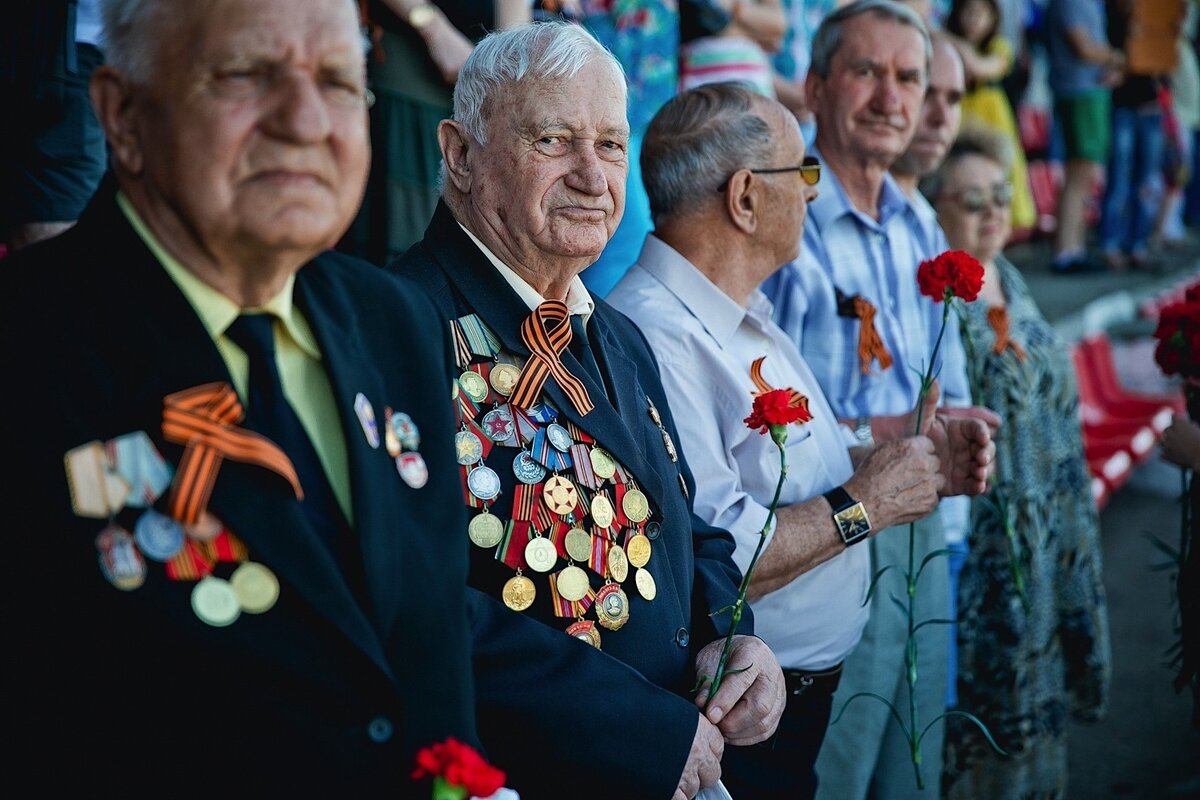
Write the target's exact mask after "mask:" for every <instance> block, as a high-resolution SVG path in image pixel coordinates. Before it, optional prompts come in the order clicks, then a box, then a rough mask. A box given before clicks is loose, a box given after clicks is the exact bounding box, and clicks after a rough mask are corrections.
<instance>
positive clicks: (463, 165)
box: [437, 119, 472, 194]
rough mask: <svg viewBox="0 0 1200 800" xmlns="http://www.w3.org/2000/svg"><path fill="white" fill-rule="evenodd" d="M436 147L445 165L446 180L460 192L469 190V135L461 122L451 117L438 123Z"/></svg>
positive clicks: (465, 192) (470, 142) (470, 141)
mask: <svg viewBox="0 0 1200 800" xmlns="http://www.w3.org/2000/svg"><path fill="white" fill-rule="evenodd" d="M437 137H438V148H439V149H440V150H441V151H442V162H443V163H444V164H445V165H446V180H447V181H449V182H450V183H452V184H454V188H455V189H456V190H457V191H459V192H461V193H462V194H469V193H470V191H471V155H472V153H471V144H472V139H471V135H470V134H469V133H467V131H466V129H465V128H463V126H462V124H461V123H459V122H456V121H455V120H452V119H444V120H442V121H441V122H439V123H438V130H437Z"/></svg>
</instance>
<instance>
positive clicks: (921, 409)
mask: <svg viewBox="0 0 1200 800" xmlns="http://www.w3.org/2000/svg"><path fill="white" fill-rule="evenodd" d="M953 297H954V293H953V291H952V290H950V289H946V294H945V296H944V298H943V300H944V303H943V305H942V327H941V328H939V329H938V336H937V341H935V342H934V343H933V353H932V354H930V356H929V363H928V364H927V365H926V366H925V374H924V375H922V376H921V390H920V392H919V393H918V394H917V427H916V430H915V431H913V433H915V434H920V432H921V424H922V423H923V422H924V421H925V420H924V417H925V398H926V397H928V396H929V390H930V388H931V387H932V386H933V375H934V372H935V370H934V364H936V363H937V356H938V351H939V350H941V349H942V339H943V338H945V336H946V324H947V323H948V322H949V320H950V301H951V300H952V299H953ZM916 548H917V523H915V522H910V523H908V572H907V573H905V574H906V576H907V584H908V586H907V588H908V642H907V646H906V647H905V648H904V667H905V674H906V675H907V676H908V731H909V733H908V744H909V747H910V748H911V749H912V763H913V772H914V773H916V776H917V789H920V790H924V789H925V779H924V778H923V777H922V775H921V763H922V761H923V760H924V759H923V758H922V757H921V738H922V737H921V736H919V735H918V734H917V731H919V730H920V728H919V727H918V725H917V722H918V718H919V714H918V712H917V627H916V619H915V617H914V606H915V603H916V599H917V580H918V578H919V576H918V574H917V564H916V561H917V558H916Z"/></svg>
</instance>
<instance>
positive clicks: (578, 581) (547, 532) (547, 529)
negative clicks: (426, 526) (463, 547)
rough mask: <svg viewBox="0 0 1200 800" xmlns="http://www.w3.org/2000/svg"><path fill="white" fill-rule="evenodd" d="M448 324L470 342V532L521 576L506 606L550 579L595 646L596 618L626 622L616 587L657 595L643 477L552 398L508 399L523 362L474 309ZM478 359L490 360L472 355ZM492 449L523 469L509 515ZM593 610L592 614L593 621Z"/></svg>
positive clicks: (462, 384) (578, 629)
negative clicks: (500, 507)
mask: <svg viewBox="0 0 1200 800" xmlns="http://www.w3.org/2000/svg"><path fill="white" fill-rule="evenodd" d="M451 328H452V332H453V334H454V335H455V339H456V341H458V342H464V343H465V345H466V346H465V347H462V348H459V354H458V361H459V367H460V368H461V369H462V374H461V375H460V376H459V378H458V380H457V381H456V382H455V386H454V398H455V404H456V406H457V411H458V422H459V432H458V433H457V434H456V436H455V450H456V459H457V461H458V463H459V465H460V469H461V471H462V478H463V487H464V496H465V499H466V503H467V505H468V506H470V507H471V508H474V509H478V513H477V514H475V516H474V517H473V518H472V519H471V521H470V524H469V526H468V531H467V532H468V535H469V536H470V539H471V541H472V542H473V543H474V544H475V545H476V546H477V547H480V548H483V549H485V550H490V551H492V553H493V555H494V557H495V559H496V560H497V561H502V562H503V563H504V564H506V565H508V566H509V567H511V568H512V569H513V571H514V572H515V574H514V575H513V577H511V578H509V579H508V581H507V582H506V583H505V584H504V587H503V590H502V592H501V597H502V600H503V601H504V604H505V605H507V606H508V607H509V608H511V609H513V610H514V611H524V610H526V609H527V608H529V607H530V606H532V605H533V602H534V598H535V597H536V595H537V592H538V584H537V583H535V582H534V580H533V578H534V577H536V576H538V575H545V587H546V590H547V591H549V593H550V599H551V601H552V603H551V605H552V607H553V609H554V614H555V615H556V616H558V617H560V618H562V619H570V620H573V622H571V624H570V625H569V626H568V627H567V629H566V630H567V633H569V634H570V635H572V636H575V637H577V638H579V639H582V640H583V641H586V642H588V643H589V644H591V645H593V646H594V647H597V648H599V647H600V631H599V630H597V628H596V625H597V623H598V624H599V625H600V626H601V627H604V628H606V629H608V630H612V631H616V630H619V629H620V628H621V627H622V626H624V625H625V623H626V622H627V621H628V620H629V612H630V608H629V597H628V595H627V594H626V592H625V590H624V589H622V587H621V584H623V583H625V582H626V581H627V580H629V579H630V578H631V577H632V579H633V583H634V587H635V588H636V591H637V592H638V594H640V595H641V596H642V597H643V598H644V599H646V600H648V601H649V600H653V599H654V597H655V595H656V594H657V587H656V585H655V582H654V577H653V576H652V575H651V574H650V572H649V571H648V570H647V569H645V567H646V565H647V563H649V561H650V556H651V550H652V541H653V540H656V539H658V537H659V535H660V532H661V526H660V524H659V523H658V522H656V521H654V520H653V519H651V512H650V504H649V501H648V500H647V498H646V495H645V494H644V493H643V492H642V491H641V490H640V489H639V488H638V484H637V481H636V480H634V478H633V476H632V475H631V474H630V473H629V472H628V471H627V470H626V469H625V468H624V467H623V466H622V465H621V464H619V463H618V462H617V461H616V460H615V459H614V458H613V456H612V455H611V454H610V453H609V452H608V451H606V450H605V449H604V448H603V447H601V446H600V445H599V444H598V443H597V442H596V441H595V439H594V438H592V437H591V436H590V435H589V434H587V433H586V432H585V431H583V430H581V429H580V428H579V427H578V426H576V425H574V424H573V423H572V422H570V421H569V420H564V421H563V422H561V423H560V422H559V420H558V414H557V412H556V411H555V410H554V409H553V408H552V407H551V406H550V405H549V404H547V403H545V402H538V403H535V404H534V405H532V406H530V407H529V408H518V407H516V406H514V405H512V404H511V403H509V402H508V398H509V396H510V395H511V394H512V392H513V389H514V387H515V386H516V384H517V381H518V380H519V379H520V376H521V368H520V367H519V366H517V365H516V364H515V363H511V361H509V360H505V359H506V358H507V355H506V354H503V353H501V352H500V345H499V342H498V341H497V340H496V339H495V336H494V334H492V333H491V331H489V330H488V329H487V328H486V326H484V325H483V323H482V322H481V321H480V320H479V319H478V317H476V316H475V315H473V314H472V315H468V316H466V317H461V318H459V319H457V320H453V321H452V322H451ZM465 350H469V352H470V355H468V354H467V353H466V352H464V351H465ZM471 355H475V356H483V357H485V358H487V359H490V360H487V361H482V362H478V363H471ZM495 447H501V448H507V449H511V452H512V454H513V455H512V458H511V460H509V459H507V458H506V459H505V461H509V463H510V464H511V467H510V468H511V470H512V472H513V475H514V476H515V477H516V483H515V485H514V489H513V496H512V498H511V501H512V510H511V515H510V518H509V519H501V518H500V517H499V516H497V515H496V514H493V513H492V511H491V509H492V505H493V504H494V502H495V501H496V499H497V498H498V497H500V495H501V480H500V476H499V475H498V474H497V473H496V471H495V470H493V469H492V468H491V467H489V466H487V464H485V463H484V460H485V459H487V458H488V456H489V454H490V453H491V452H492V449H493V448H495ZM492 463H493V464H495V463H496V459H493V460H492ZM589 572H591V573H594V574H595V575H598V576H600V578H601V580H602V581H603V583H602V585H601V586H600V588H599V589H594V588H593V587H592V585H591V583H592V582H591V579H590V577H589ZM539 582H540V581H539ZM589 611H594V613H595V617H596V620H595V621H592V620H591V619H588V618H586V616H585V615H587V614H588V613H589Z"/></svg>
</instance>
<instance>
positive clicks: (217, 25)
mask: <svg viewBox="0 0 1200 800" xmlns="http://www.w3.org/2000/svg"><path fill="white" fill-rule="evenodd" d="M205 9H206V10H205V13H204V14H203V15H201V14H200V13H199V12H198V11H197V12H196V15H197V17H198V18H199V19H200V21H199V24H197V25H195V26H192V27H182V28H181V29H185V30H186V34H185V35H179V34H176V36H175V40H174V41H170V42H168V43H164V44H163V45H162V49H161V50H160V51H159V56H160V57H159V59H158V63H157V64H156V66H155V69H156V72H155V74H154V76H153V78H152V80H151V83H150V85H149V86H147V87H145V90H144V92H140V94H139V96H138V99H137V100H136V102H137V104H138V105H137V111H136V113H137V114H138V119H137V121H136V129H137V134H138V137H137V138H138V152H137V162H140V163H134V164H132V165H130V166H132V167H133V168H134V169H133V171H134V172H140V174H139V175H137V179H138V180H139V181H140V182H141V183H142V185H143V187H144V189H145V191H146V193H147V196H148V198H149V200H150V202H152V203H156V204H160V205H163V206H166V207H168V208H170V209H171V212H172V213H173V214H174V215H175V217H177V218H178V220H179V222H180V223H181V224H182V225H183V227H184V228H186V229H187V231H188V234H189V235H190V236H191V237H192V238H194V239H196V240H197V241H198V242H199V243H200V245H201V247H204V248H209V249H211V250H213V251H216V252H221V251H230V250H232V251H233V252H238V253H243V254H245V253H250V254H253V253H255V252H268V251H280V250H296V251H301V252H302V251H305V250H309V251H311V252H312V253H314V254H315V253H316V252H318V251H319V250H321V249H323V248H325V247H327V246H330V245H332V244H333V243H334V242H335V241H336V239H337V238H338V237H339V236H340V235H341V234H342V233H343V232H344V231H345V230H346V228H347V227H348V226H349V224H350V221H351V220H352V218H353V216H354V214H355V212H356V210H357V208H358V204H359V202H360V201H361V198H362V191H363V188H364V186H365V182H366V175H367V169H368V165H369V161H370V146H369V139H368V135H367V116H366V106H365V102H364V100H363V95H364V86H365V71H364V70H365V67H364V58H363V51H362V44H361V38H360V35H359V31H358V26H357V20H356V18H355V14H354V9H353V5H352V4H351V3H349V2H347V0H312V2H305V3H294V2H288V0H215V1H214V2H211V3H209V4H206V6H205ZM181 13H187V12H181Z"/></svg>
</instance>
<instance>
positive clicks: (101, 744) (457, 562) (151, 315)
mask: <svg viewBox="0 0 1200 800" xmlns="http://www.w3.org/2000/svg"><path fill="white" fill-rule="evenodd" d="M3 267H4V286H5V288H4V291H3V293H2V299H0V320H2V322H0V325H2V326H3V327H2V330H3V337H2V340H0V364H2V365H3V366H4V369H5V370H6V372H7V373H8V375H9V377H10V383H9V388H10V391H8V392H6V398H5V413H4V423H3V431H4V437H3V438H4V445H5V448H4V449H5V453H6V456H7V459H8V464H9V472H10V474H12V475H14V477H13V478H12V479H11V480H10V481H9V482H8V484H7V486H6V487H5V488H6V493H5V494H6V495H7V499H6V501H5V503H4V509H5V513H6V515H7V518H8V520H9V522H10V525H11V530H10V536H9V537H7V538H8V547H9V549H8V558H9V559H11V563H12V564H14V565H16V564H19V565H20V568H19V569H14V570H13V571H12V573H11V574H10V582H9V598H10V605H9V609H8V610H9V616H10V625H9V635H8V642H7V647H6V650H7V651H8V654H9V656H8V659H7V660H8V662H9V668H10V669H13V668H14V667H15V676H13V677H11V678H10V680H12V683H10V689H11V690H12V691H13V692H14V694H15V693H19V694H20V695H22V697H23V700H22V701H17V700H16V699H15V697H14V699H13V702H10V703H9V704H8V708H7V710H6V712H5V714H4V719H5V727H6V729H7V730H6V733H7V736H6V737H5V738H6V740H7V741H8V742H9V743H10V747H15V751H10V758H9V759H8V762H9V764H10V770H11V768H13V767H15V768H16V769H17V771H18V774H20V773H25V774H26V775H32V777H33V778H35V779H36V780H38V781H39V784H38V785H41V786H47V785H52V784H53V783H54V782H55V781H57V780H60V779H61V780H67V781H70V780H83V781H86V785H88V786H89V789H90V790H94V791H95V792H96V793H97V794H98V795H100V796H108V795H109V794H117V793H119V794H121V795H123V796H125V795H137V794H141V793H143V792H145V793H156V794H164V793H165V794H177V793H184V794H187V793H191V792H193V791H195V792H197V793H198V792H200V791H203V792H204V793H205V794H209V795H211V794H212V793H213V792H214V791H218V790H219V791H221V792H226V791H233V792H234V793H235V794H236V793H241V792H248V791H251V790H254V791H256V792H258V791H261V790H266V791H271V792H272V793H275V792H279V793H282V792H284V791H292V790H297V791H302V792H304V793H305V794H309V793H312V792H316V791H325V790H329V791H337V792H338V793H339V794H342V795H346V796H361V795H366V793H367V792H372V793H375V794H379V793H380V792H387V793H390V794H392V795H393V796H403V795H404V793H405V791H411V790H415V789H416V787H415V786H413V785H412V784H410V783H409V773H410V772H411V770H412V767H413V755H414V751H415V749H416V748H418V747H421V746H424V745H427V744H430V743H431V742H433V741H435V740H439V739H441V738H443V737H445V736H448V735H453V736H456V737H458V738H460V739H464V740H466V741H468V742H474V741H477V740H476V739H475V734H474V720H473V689H472V680H471V674H470V662H469V641H468V635H467V616H466V603H465V599H464V588H463V587H464V583H465V578H466V567H465V559H466V555H465V551H466V548H467V543H466V542H465V541H464V540H463V539H462V537H460V536H452V535H447V532H449V531H459V530H461V529H462V528H463V525H464V524H465V515H464V513H463V509H462V504H461V499H460V494H459V492H460V490H459V487H458V478H457V473H456V465H455V463H454V461H453V457H452V456H453V453H452V450H451V447H452V436H453V422H452V416H451V413H450V410H449V409H448V408H447V406H446V403H445V397H446V393H447V392H448V391H449V386H450V381H451V375H450V373H449V372H448V370H447V366H446V365H447V355H446V346H447V339H446V337H444V336H441V335H435V332H438V333H440V332H441V331H442V330H443V329H444V327H445V326H444V325H442V324H441V322H440V320H438V319H437V318H436V316H435V314H434V312H433V310H432V308H431V307H430V303H429V301H428V299H427V298H425V297H424V296H423V295H422V294H421V292H420V291H418V290H416V289H415V288H414V287H412V286H411V285H408V284H406V283H405V282H403V281H400V280H397V279H396V278H395V277H394V276H390V275H387V274H386V273H384V272H383V271H381V270H379V269H378V268H376V267H373V266H372V265H369V264H367V263H365V262H361V261H357V260H355V259H351V258H348V257H345V256H341V255H335V254H325V255H321V256H319V257H318V258H316V259H315V260H313V261H312V262H311V263H309V264H308V265H306V266H305V267H304V268H303V269H302V270H301V271H300V272H299V274H298V277H297V281H296V288H295V302H296V303H297V304H298V306H299V308H300V309H301V311H302V312H303V314H304V316H305V318H306V319H307V320H308V322H309V323H310V324H311V327H312V329H313V331H314V333H315V334H316V337H317V339H318V341H319V344H320V348H321V351H322V354H323V363H324V365H325V368H326V369H327V372H328V375H329V379H330V383H331V385H332V388H333V393H334V398H335V401H336V405H337V409H338V412H339V415H340V425H341V429H342V433H343V434H344V436H345V440H346V445H347V450H348V460H349V472H350V479H351V482H352V486H353V518H354V528H355V530H356V533H357V539H358V541H359V544H360V546H361V552H362V558H363V560H364V562H365V570H366V590H367V595H368V596H369V603H368V607H369V609H370V611H369V612H365V611H364V610H363V607H362V606H361V605H360V604H359V603H358V602H356V600H355V598H354V596H353V595H352V593H351V590H350V589H349V588H348V585H347V583H346V581H345V580H344V579H343V577H342V574H341V572H340V571H339V569H338V567H337V566H336V564H335V562H334V561H333V559H332V557H331V556H330V555H329V552H328V550H327V549H326V548H325V547H323V546H322V544H321V542H320V541H319V540H318V539H317V536H316V534H315V533H314V532H313V530H312V529H311V528H310V526H309V523H308V521H307V519H306V517H305V515H304V513H303V511H302V510H301V507H300V504H299V503H298V502H297V501H296V499H295V497H294V496H293V494H292V490H291V488H290V486H289V485H288V484H287V483H286V482H285V481H284V480H282V479H281V478H280V477H279V476H277V475H276V474H275V473H273V472H270V471H268V470H266V469H263V468H260V467H256V466H250V465H246V464H242V463H237V462H234V461H232V460H228V459H227V460H225V461H224V462H223V463H222V464H221V466H220V470H219V475H218V478H217V480H216V485H215V489H214V490H213V494H212V498H211V502H210V504H209V508H210V509H211V511H212V512H213V513H214V514H215V515H216V516H217V517H218V518H220V519H221V520H223V521H224V522H225V524H226V526H227V527H228V528H229V529H230V530H231V531H232V532H233V533H234V534H235V535H236V536H237V537H239V538H240V539H241V540H242V541H244V542H245V543H246V545H247V546H248V548H249V553H250V558H251V559H252V560H254V561H259V562H261V563H263V564H265V565H266V566H268V567H269V568H270V569H271V570H273V571H274V573H275V574H276V575H277V576H278V578H279V581H280V584H281V592H280V596H279V601H278V603H277V605H276V606H275V607H274V608H272V609H271V610H269V611H267V612H266V613H264V614H258V615H252V614H246V613H243V614H242V615H241V617H240V618H239V619H238V620H237V621H236V622H234V623H233V624H232V625H230V626H228V627H225V628H215V627H210V626H209V625H206V624H205V623H203V622H201V621H200V619H198V618H197V616H196V615H195V614H194V613H193V611H192V609H191V606H190V593H191V591H192V588H193V586H194V583H192V582H181V581H172V580H169V579H168V578H167V577H166V575H165V571H164V567H163V565H162V564H159V563H156V562H147V564H148V576H147V578H146V581H145V584H144V585H143V586H142V587H141V588H138V589H136V590H134V591H129V592H124V591H119V590H117V589H116V588H114V587H113V586H112V585H110V584H109V583H108V582H107V581H106V580H105V579H104V578H103V577H102V575H101V571H100V569H99V567H98V565H97V549H96V545H95V543H94V542H95V539H96V535H97V533H98V532H99V531H100V529H101V528H102V527H104V525H105V521H104V520H97V519H86V518H83V517H79V516H76V515H75V514H74V513H73V512H72V507H71V504H70V500H69V494H68V486H67V480H66V473H65V470H64V466H63V456H64V454H65V453H66V452H67V451H68V450H69V449H71V448H74V447H76V446H78V445H81V444H84V443H86V442H89V441H91V440H100V441H106V440H108V439H111V438H113V437H116V436H119V435H122V434H126V433H130V432H134V431H145V432H146V433H148V434H149V435H150V437H151V439H152V440H153V442H154V444H155V446H156V447H157V448H158V450H159V451H160V453H161V454H162V455H163V456H164V457H165V458H166V460H167V461H168V462H169V463H171V464H172V465H174V464H177V463H178V461H179V458H180V456H181V453H182V448H181V446H180V445H177V444H173V443H170V442H167V441H164V438H163V436H162V418H163V398H164V397H165V396H166V395H168V394H171V393H173V392H177V391H180V390H183V389H187V388H191V387H195V386H198V385H201V384H205V383H208V382H212V381H225V382H229V381H230V380H231V379H230V376H229V374H228V371H227V370H226V367H225V364H224V362H223V361H222V359H221V356H220V354H219V353H218V351H217V349H216V347H215V345H214V343H213V341H212V339H211V338H210V336H209V333H208V332H207V331H206V329H205V328H204V326H203V325H202V323H201V321H200V318H199V317H198V316H197V315H196V313H195V312H194V311H193V309H192V307H191V305H190V304H189V303H188V301H187V299H186V298H185V297H184V295H183V294H182V293H181V292H180V291H179V290H178V288H177V287H176V285H175V284H174V283H173V282H172V281H171V279H170V277H169V276H168V275H167V274H166V272H165V271H164V269H163V268H162V267H161V266H160V264H159V263H158V261H157V260H156V259H155V258H154V256H153V255H152V254H151V253H150V251H149V250H148V249H147V248H146V247H145V245H144V244H143V243H142V241H141V240H140V238H139V237H138V236H137V234H136V233H135V232H134V231H133V229H132V228H131V227H130V225H129V223H128V222H127V220H126V219H125V217H124V215H123V214H121V212H120V210H119V209H118V208H117V206H116V203H115V195H114V193H113V191H112V190H111V188H109V187H105V188H103V189H102V190H101V192H100V193H99V195H98V196H97V198H96V199H95V200H93V202H92V204H91V206H90V207H89V208H88V210H87V212H86V213H85V215H84V217H83V218H82V219H81V220H80V222H79V223H78V225H77V226H75V227H74V228H73V229H71V230H70V231H68V232H67V233H66V234H65V235H63V236H60V237H58V238H56V239H53V240H51V241H49V242H47V243H44V244H41V245H38V246H35V247H31V248H29V249H27V250H23V251H21V252H19V253H17V254H15V255H13V256H10V257H9V258H8V259H6V260H5V262H4V264H3ZM359 392H362V393H363V394H365V395H366V397H367V398H368V399H369V400H370V401H371V403H372V404H373V406H374V409H375V413H376V415H377V417H378V419H379V424H380V426H382V425H383V408H384V406H385V405H390V406H391V407H392V408H393V409H395V410H396V411H404V412H406V413H408V414H409V415H410V416H411V417H412V418H413V420H414V421H415V422H416V424H417V426H418V428H419V432H420V434H421V444H420V452H421V453H422V454H423V455H424V457H425V460H426V462H427V464H428V467H429V476H430V477H429V482H428V484H427V485H426V486H425V487H424V488H421V489H413V488H410V487H409V486H408V485H406V483H405V482H404V481H403V480H401V478H400V476H399V475H398V473H397V470H396V467H395V464H394V462H393V460H392V459H391V458H390V457H389V456H388V455H387V453H386V451H385V449H384V448H383V447H380V448H379V449H372V448H371V447H370V446H369V445H368V442H367V438H366V436H365V435H364V433H363V430H362V427H361V425H360V423H359V420H358V418H357V416H356V415H355V412H354V410H353V402H354V397H355V395H356V394H357V393H359ZM160 506H163V504H162V501H160ZM136 515H137V514H136V512H134V511H129V510H127V511H125V512H122V514H120V515H119V516H118V521H120V522H121V523H123V524H124V525H125V527H127V528H128V529H129V530H133V527H132V525H133V520H134V519H135V517H136ZM221 569H227V568H221V567H219V568H218V572H217V574H218V575H225V576H227V574H228V572H227V571H226V572H224V573H222V572H221V571H220V570H221ZM18 606H19V609H18ZM11 774H12V773H11V771H10V775H11ZM13 780H14V781H15V782H17V783H20V782H19V781H16V778H13ZM405 786H410V787H411V789H410V790H406V789H405V788H404V787H405Z"/></svg>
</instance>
